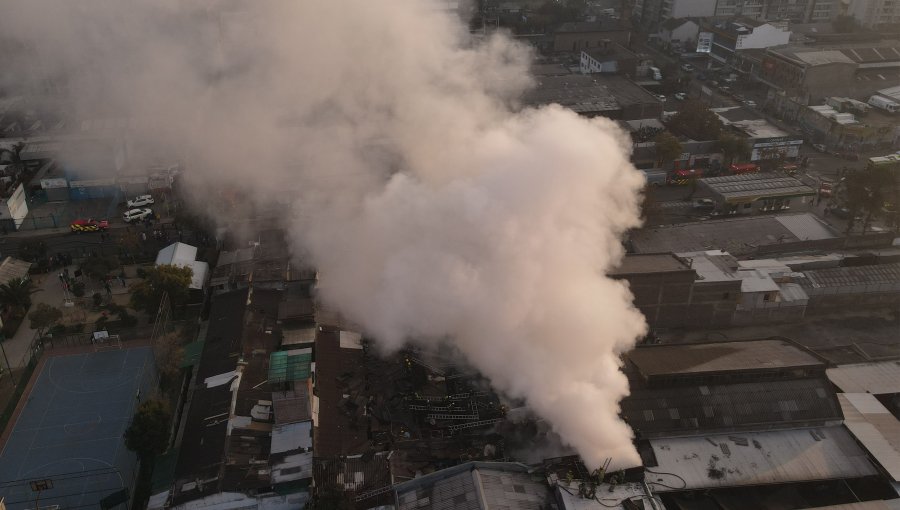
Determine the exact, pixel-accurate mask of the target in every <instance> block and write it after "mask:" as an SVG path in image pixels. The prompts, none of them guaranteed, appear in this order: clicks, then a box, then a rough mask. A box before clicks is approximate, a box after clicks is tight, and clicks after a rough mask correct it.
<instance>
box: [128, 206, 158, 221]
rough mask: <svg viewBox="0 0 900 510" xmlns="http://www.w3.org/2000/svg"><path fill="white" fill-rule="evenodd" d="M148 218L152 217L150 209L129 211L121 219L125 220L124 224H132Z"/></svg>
mask: <svg viewBox="0 0 900 510" xmlns="http://www.w3.org/2000/svg"><path fill="white" fill-rule="evenodd" d="M150 216H153V211H152V210H150V209H147V208H142V209H129V210H127V211H125V214H123V215H122V219H123V220H125V223H132V222H135V221H142V220H144V219H146V218H149V217H150Z"/></svg>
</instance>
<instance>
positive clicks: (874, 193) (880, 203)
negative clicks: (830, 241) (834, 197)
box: [840, 166, 900, 233]
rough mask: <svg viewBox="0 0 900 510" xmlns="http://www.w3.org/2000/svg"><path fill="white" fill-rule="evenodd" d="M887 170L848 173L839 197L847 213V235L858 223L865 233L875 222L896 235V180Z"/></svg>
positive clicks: (899, 221)
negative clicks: (879, 219)
mask: <svg viewBox="0 0 900 510" xmlns="http://www.w3.org/2000/svg"><path fill="white" fill-rule="evenodd" d="M898 173H900V172H898V171H897V170H896V169H893V168H891V167H889V166H868V167H866V168H864V169H862V170H857V171H855V172H851V173H849V174H848V175H847V177H846V178H845V179H844V180H843V181H842V182H843V184H842V186H841V187H842V188H843V189H842V190H841V193H840V195H841V197H840V198H842V200H843V202H844V205H845V206H846V208H847V209H848V211H849V212H848V216H849V218H848V221H847V232H848V233H849V232H851V231H852V230H853V229H854V227H856V225H857V224H858V222H860V221H862V231H863V233H866V232H867V231H868V230H869V228H870V227H871V226H872V222H873V221H874V220H875V219H877V218H882V219H884V221H885V223H886V224H887V226H888V227H889V228H891V229H892V230H894V231H895V232H898V231H900V211H898V205H900V178H898Z"/></svg>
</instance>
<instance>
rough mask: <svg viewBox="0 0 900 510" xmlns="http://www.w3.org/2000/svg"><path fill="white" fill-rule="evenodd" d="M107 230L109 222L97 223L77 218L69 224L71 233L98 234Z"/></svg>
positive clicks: (96, 221) (92, 220) (93, 220)
mask: <svg viewBox="0 0 900 510" xmlns="http://www.w3.org/2000/svg"><path fill="white" fill-rule="evenodd" d="M108 228H109V221H107V220H99V221H98V220H95V219H82V218H79V219H77V220H73V221H72V223H70V224H69V230H71V231H72V232H99V231H101V230H106V229H108Z"/></svg>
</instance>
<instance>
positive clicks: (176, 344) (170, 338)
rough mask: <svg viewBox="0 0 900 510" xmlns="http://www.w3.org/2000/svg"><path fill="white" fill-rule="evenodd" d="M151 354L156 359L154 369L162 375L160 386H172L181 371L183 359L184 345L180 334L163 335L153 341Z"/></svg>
mask: <svg viewBox="0 0 900 510" xmlns="http://www.w3.org/2000/svg"><path fill="white" fill-rule="evenodd" d="M153 354H154V357H155V359H156V369H157V370H159V374H160V375H161V376H162V377H161V378H160V379H161V381H160V383H161V386H164V387H166V388H164V389H168V388H167V387H171V386H173V384H174V383H175V380H176V378H177V377H178V374H180V373H181V362H182V361H183V360H184V347H183V346H182V341H181V335H179V334H178V333H177V332H173V333H169V334H167V335H163V336H161V337H159V338H157V339H156V341H155V342H154V343H153Z"/></svg>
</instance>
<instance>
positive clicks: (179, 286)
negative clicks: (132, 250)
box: [131, 265, 194, 314]
mask: <svg viewBox="0 0 900 510" xmlns="http://www.w3.org/2000/svg"><path fill="white" fill-rule="evenodd" d="M193 275H194V272H193V270H192V269H191V268H189V267H178V266H170V265H161V266H156V267H152V268H148V269H146V270H145V274H144V279H143V280H141V281H139V282H137V283H135V284H133V285H132V286H131V307H132V308H134V309H135V310H143V311H145V312H147V313H148V314H154V313H156V311H157V310H158V309H159V305H160V303H161V302H162V299H163V295H165V294H168V295H169V302H170V303H171V304H172V306H173V307H174V306H179V305H182V304H184V302H185V301H187V297H188V291H189V289H190V286H191V277H192V276H193Z"/></svg>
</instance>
